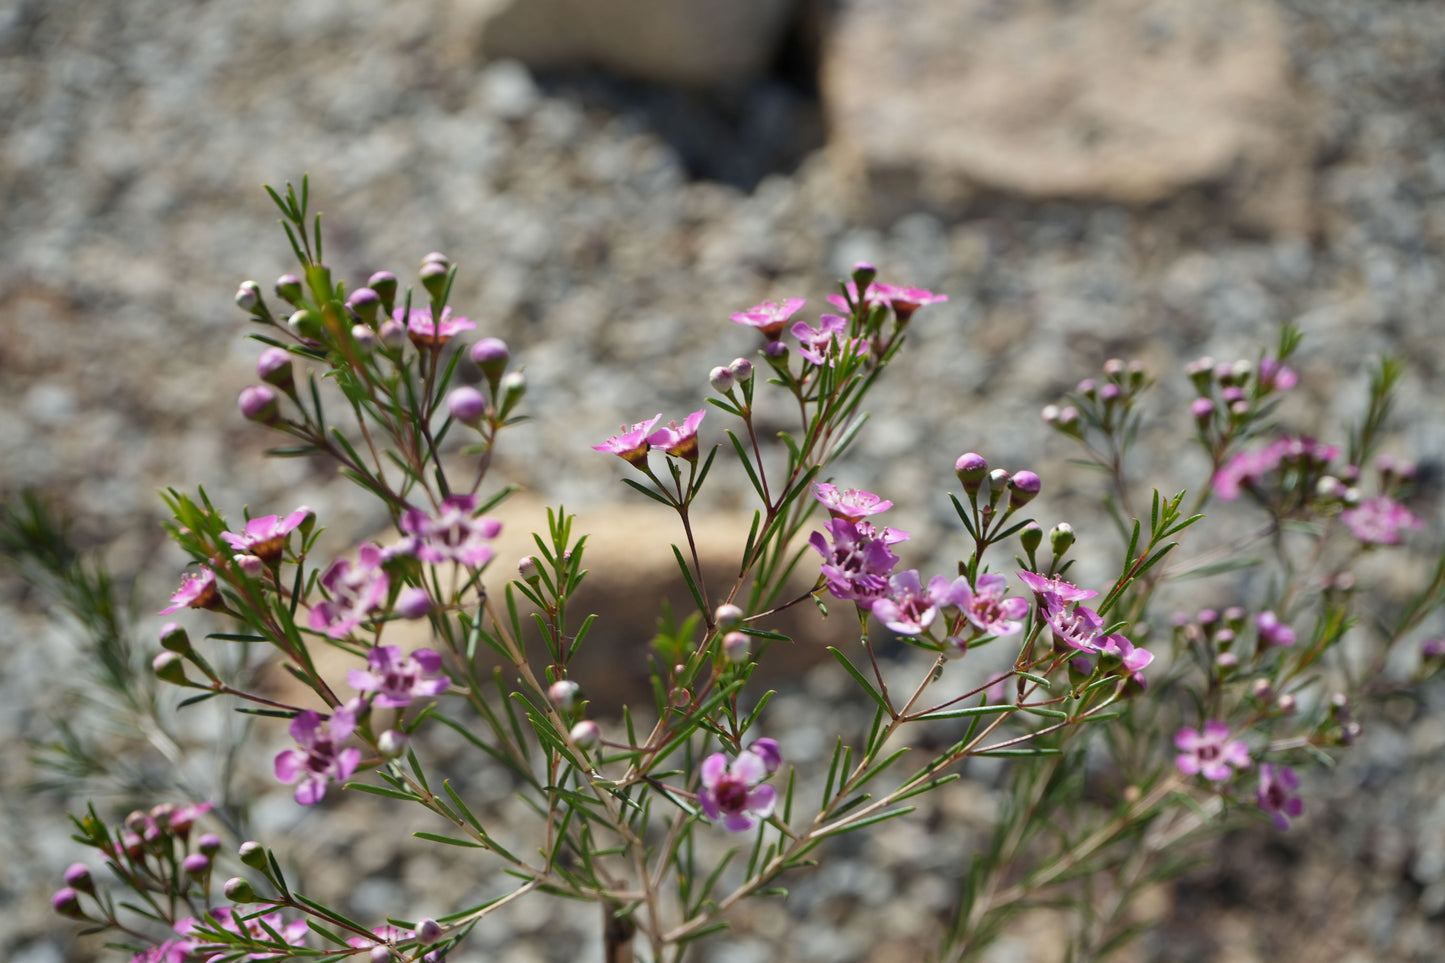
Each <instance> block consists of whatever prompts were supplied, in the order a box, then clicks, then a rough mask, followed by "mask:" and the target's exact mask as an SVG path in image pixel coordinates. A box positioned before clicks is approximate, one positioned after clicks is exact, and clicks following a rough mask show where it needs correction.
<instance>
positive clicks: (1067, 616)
mask: <svg viewBox="0 0 1445 963" xmlns="http://www.w3.org/2000/svg"><path fill="white" fill-rule="evenodd" d="M1044 618H1045V619H1046V620H1047V621H1048V623H1049V628H1051V629H1053V631H1054V641H1055V642H1062V643H1063V644H1065V645H1067V646H1068V647H1069V648H1071V649H1078V650H1079V651H1080V652H1102V651H1104V645H1105V644H1106V643H1105V642H1104V641H1103V635H1104V620H1103V619H1102V618H1100V617H1099V613H1098V612H1095V611H1094V610H1093V609H1089V608H1085V607H1084V606H1082V605H1075V606H1074V611H1073V612H1071V613H1065V612H1064V607H1063V606H1062V605H1059V606H1058V607H1056V608H1055V607H1052V606H1051V607H1049V608H1046V609H1045V610H1044Z"/></svg>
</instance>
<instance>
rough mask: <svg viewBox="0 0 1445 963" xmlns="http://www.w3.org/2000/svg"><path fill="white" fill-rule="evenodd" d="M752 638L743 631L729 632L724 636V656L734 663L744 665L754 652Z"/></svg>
mask: <svg viewBox="0 0 1445 963" xmlns="http://www.w3.org/2000/svg"><path fill="white" fill-rule="evenodd" d="M752 650H753V646H752V642H751V640H749V639H748V637H747V636H746V635H744V634H743V633H741V632H729V633H728V634H727V635H724V636H723V638H722V651H723V658H725V659H727V660H728V661H729V662H731V663H732V664H733V665H742V664H743V663H744V662H746V661H747V660H748V656H750V655H751V654H752Z"/></svg>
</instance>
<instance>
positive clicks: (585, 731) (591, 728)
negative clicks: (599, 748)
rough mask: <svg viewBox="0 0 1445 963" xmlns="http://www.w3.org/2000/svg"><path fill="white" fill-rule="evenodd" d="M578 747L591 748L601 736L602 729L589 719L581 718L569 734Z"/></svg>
mask: <svg viewBox="0 0 1445 963" xmlns="http://www.w3.org/2000/svg"><path fill="white" fill-rule="evenodd" d="M569 735H570V736H571V738H572V741H573V742H574V743H576V745H577V748H578V749H591V748H592V747H593V746H595V745H597V740H598V739H599V738H601V736H602V729H601V727H599V726H598V725H597V723H595V722H593V721H592V720H591V719H583V720H582V721H581V722H579V723H577V724H576V725H575V726H573V727H572V731H571V733H570V734H569Z"/></svg>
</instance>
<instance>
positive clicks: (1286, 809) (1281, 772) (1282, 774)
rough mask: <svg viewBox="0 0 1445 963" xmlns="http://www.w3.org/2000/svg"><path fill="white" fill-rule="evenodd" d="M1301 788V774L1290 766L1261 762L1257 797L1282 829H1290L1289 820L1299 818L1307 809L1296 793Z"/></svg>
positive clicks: (1260, 806)
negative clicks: (1298, 774)
mask: <svg viewBox="0 0 1445 963" xmlns="http://www.w3.org/2000/svg"><path fill="white" fill-rule="evenodd" d="M1298 788H1299V776H1297V775H1295V771H1294V770H1293V769H1291V768H1290V767H1289V766H1278V767H1276V766H1273V765H1271V764H1270V763H1267V762H1262V763H1260V764H1259V789H1258V790H1257V792H1256V795H1255V798H1256V799H1258V800H1259V808H1260V809H1263V810H1264V811H1265V812H1266V813H1268V814H1269V817H1270V818H1271V819H1273V820H1274V824H1275V825H1276V826H1278V827H1279V828H1280V829H1289V821H1290V820H1291V819H1298V818H1299V817H1300V816H1301V815H1302V814H1303V813H1304V811H1305V804H1304V800H1302V799H1300V798H1299V797H1298V796H1296V795H1295V794H1294V791H1295V790H1296V789H1298Z"/></svg>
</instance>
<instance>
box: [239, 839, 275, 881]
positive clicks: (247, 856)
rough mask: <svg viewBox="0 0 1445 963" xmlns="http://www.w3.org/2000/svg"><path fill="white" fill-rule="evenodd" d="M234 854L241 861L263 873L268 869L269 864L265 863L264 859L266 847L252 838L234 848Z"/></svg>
mask: <svg viewBox="0 0 1445 963" xmlns="http://www.w3.org/2000/svg"><path fill="white" fill-rule="evenodd" d="M236 855H237V856H238V857H240V860H241V862H242V863H244V864H246V865H247V866H249V867H251V868H252V869H259V870H261V871H262V872H263V873H264V872H267V871H268V870H269V869H270V866H269V865H267V860H266V847H265V846H262V845H261V844H260V843H258V842H256V841H255V840H254V839H250V840H247V841H246V842H244V843H242V844H241V845H240V847H239V848H238V849H237V850H236Z"/></svg>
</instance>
